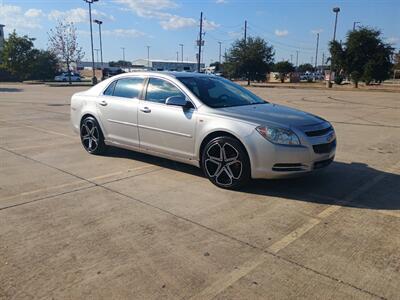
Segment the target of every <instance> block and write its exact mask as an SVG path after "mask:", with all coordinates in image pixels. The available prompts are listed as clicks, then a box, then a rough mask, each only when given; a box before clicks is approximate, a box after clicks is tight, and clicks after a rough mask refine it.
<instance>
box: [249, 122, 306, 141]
mask: <svg viewBox="0 0 400 300" xmlns="http://www.w3.org/2000/svg"><path fill="white" fill-rule="evenodd" d="M256 130H257V131H258V133H259V134H261V135H262V136H263V137H264V138H266V139H267V140H268V141H270V142H272V143H275V144H281V145H300V140H299V138H298V137H297V135H296V134H295V133H294V132H293V131H291V130H290V129H284V128H277V127H269V126H259V127H257V128H256Z"/></svg>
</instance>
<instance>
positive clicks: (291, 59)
mask: <svg viewBox="0 0 400 300" xmlns="http://www.w3.org/2000/svg"><path fill="white" fill-rule="evenodd" d="M290 63H291V64H293V54H290Z"/></svg>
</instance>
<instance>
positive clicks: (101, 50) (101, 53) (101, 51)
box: [93, 20, 103, 74]
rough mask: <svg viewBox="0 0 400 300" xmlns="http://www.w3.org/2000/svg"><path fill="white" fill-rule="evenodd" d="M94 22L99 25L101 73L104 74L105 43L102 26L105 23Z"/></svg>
mask: <svg viewBox="0 0 400 300" xmlns="http://www.w3.org/2000/svg"><path fill="white" fill-rule="evenodd" d="M93 22H95V23H96V24H98V25H99V37H100V60H101V71H102V72H101V73H102V74H103V43H102V41H101V24H103V21H100V20H94V21H93Z"/></svg>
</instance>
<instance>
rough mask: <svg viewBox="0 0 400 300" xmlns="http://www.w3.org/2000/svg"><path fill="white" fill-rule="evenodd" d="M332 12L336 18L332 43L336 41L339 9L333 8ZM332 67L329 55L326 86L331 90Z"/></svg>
mask: <svg viewBox="0 0 400 300" xmlns="http://www.w3.org/2000/svg"><path fill="white" fill-rule="evenodd" d="M332 11H333V12H334V13H335V14H336V16H335V28H334V30H333V42H334V41H335V40H336V26H337V18H338V14H339V12H340V8H339V7H334V8H333V9H332ZM332 65H333V58H332V55H331V65H330V68H329V80H328V84H327V86H328V88H332V82H331V81H332Z"/></svg>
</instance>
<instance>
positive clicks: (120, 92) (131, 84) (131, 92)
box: [113, 78, 143, 98]
mask: <svg viewBox="0 0 400 300" xmlns="http://www.w3.org/2000/svg"><path fill="white" fill-rule="evenodd" d="M142 87H143V78H123V79H119V80H118V81H117V83H116V84H115V87H114V93H113V96H115V97H122V98H137V97H139V94H140V92H141V91H142Z"/></svg>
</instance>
